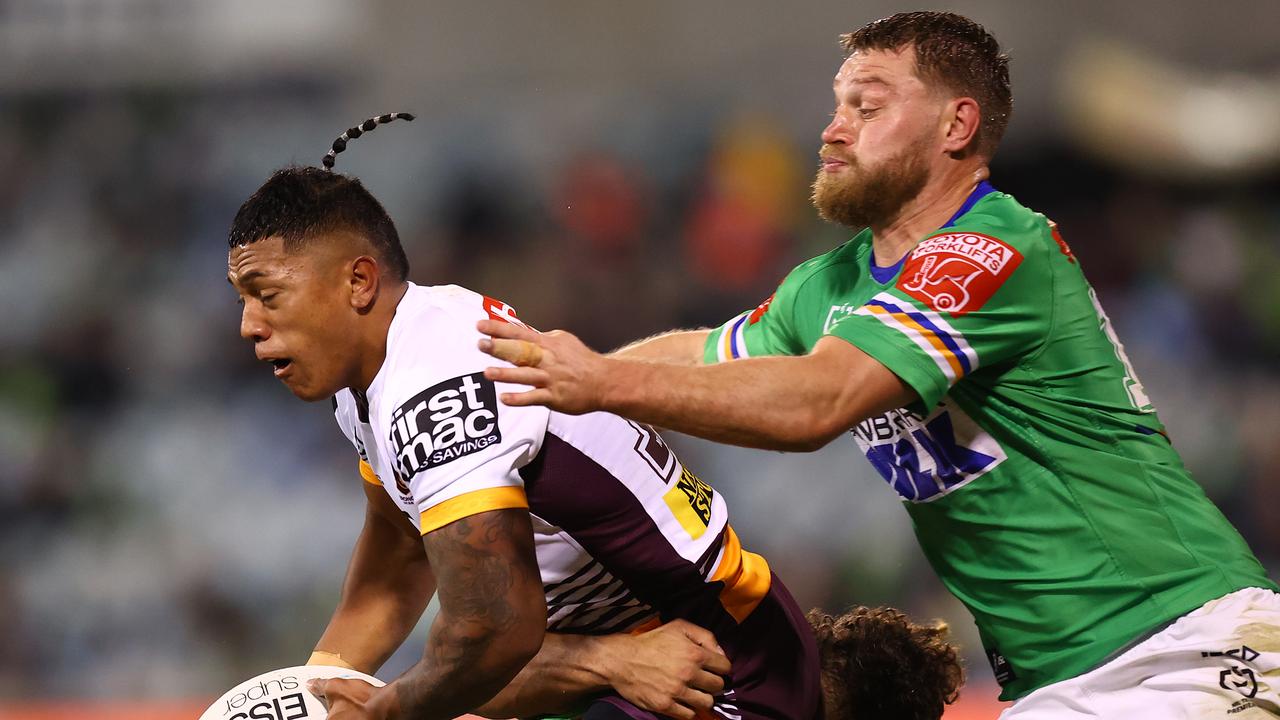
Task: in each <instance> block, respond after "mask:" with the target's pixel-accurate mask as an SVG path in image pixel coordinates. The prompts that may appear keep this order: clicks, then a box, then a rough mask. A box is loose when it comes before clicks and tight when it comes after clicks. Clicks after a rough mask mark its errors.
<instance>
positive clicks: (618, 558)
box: [228, 116, 961, 720]
mask: <svg viewBox="0 0 1280 720" xmlns="http://www.w3.org/2000/svg"><path fill="white" fill-rule="evenodd" d="M384 117H387V116H384ZM370 122H373V121H370ZM344 138H345V136H344ZM344 145H345V143H344ZM330 157H332V156H330ZM407 277H408V262H407V260H406V258H405V254H404V251H403V250H402V248H401V246H400V242H399V238H398V235H397V233H396V230H395V226H394V225H393V223H392V222H391V219H390V218H389V217H388V216H387V214H386V212H385V210H384V209H383V208H382V206H381V205H380V204H379V203H378V202H377V200H376V199H374V198H373V196H372V195H370V194H369V193H368V192H367V191H366V190H365V189H364V187H363V186H362V185H361V184H360V182H359V181H357V180H355V179H352V178H348V177H346V176H343V175H339V174H336V173H333V172H331V171H329V170H322V169H319V168H288V169H285V170H281V171H279V172H277V173H275V174H274V175H272V177H271V178H270V179H269V180H268V181H267V182H266V183H265V184H264V185H263V186H262V187H261V188H259V189H258V190H257V191H256V192H255V193H254V194H253V195H252V196H251V197H250V198H249V199H248V200H247V201H246V202H245V203H244V205H243V206H242V207H241V208H240V210H239V212H238V213H237V215H236V218H235V221H234V223H233V227H232V229H231V233H230V251H229V256H228V280H229V281H230V282H231V284H232V286H233V287H234V288H235V290H236V291H237V293H238V294H239V297H240V301H241V302H242V304H243V312H242V316H241V327H240V330H241V334H242V335H243V337H244V338H245V339H247V340H249V341H250V342H252V343H253V345H254V350H255V353H256V354H257V356H258V358H259V359H261V360H263V361H265V362H268V363H270V364H271V365H272V366H273V367H274V369H275V375H276V377H278V378H279V379H280V380H281V381H282V382H283V383H284V384H285V385H286V386H287V387H288V388H289V390H290V391H292V392H293V393H294V394H295V395H296V396H298V397H299V398H302V399H303V400H323V399H327V398H332V400H333V407H334V413H335V417H336V419H337V422H338V425H339V427H340V428H341V430H342V432H343V433H344V434H345V435H346V437H347V439H348V440H350V441H351V443H352V444H353V446H354V448H355V451H356V452H357V454H358V455H359V461H358V466H359V472H360V475H361V476H362V477H363V478H364V480H365V482H364V483H363V485H364V489H365V496H366V499H367V509H366V514H365V525H364V529H363V530H362V532H361V535H360V537H359V539H358V540H357V542H356V546H355V550H354V553H353V555H352V557H351V560H350V564H349V566H348V572H347V578H346V581H345V583H344V587H343V594H342V599H341V601H340V603H339V605H338V607H337V609H336V610H335V612H334V615H333V617H332V619H331V620H330V622H329V625H328V627H327V628H326V630H325V631H324V633H323V635H322V636H321V638H320V640H319V642H318V644H317V646H316V652H315V654H314V655H313V656H312V658H311V662H313V663H317V664H338V665H344V666H347V667H351V668H354V669H358V670H361V671H364V672H368V673H372V672H374V671H376V670H377V669H378V668H379V667H380V666H381V665H382V663H383V662H385V661H386V659H387V658H388V657H389V656H390V655H391V653H392V652H393V651H394V650H395V649H396V648H397V647H398V646H399V645H400V644H401V643H402V642H403V641H404V640H405V638H406V636H407V634H408V633H409V631H410V630H411V628H412V627H413V626H414V624H415V623H416V622H417V620H418V618H419V617H420V615H421V613H422V612H423V610H424V609H425V607H426V605H427V602H428V601H429V599H430V598H431V596H432V594H433V593H438V596H439V600H440V611H439V615H438V616H437V617H436V618H435V621H434V622H433V623H432V626H431V630H430V637H429V639H428V642H427V646H426V650H425V653H424V655H423V658H422V660H421V661H420V662H419V663H417V664H416V665H415V666H414V667H413V668H412V669H410V670H409V671H408V672H406V673H405V674H404V675H403V676H401V677H399V678H397V679H396V680H394V681H393V682H391V683H390V684H388V685H387V686H386V687H385V688H383V689H375V688H373V687H372V686H371V685H369V684H367V683H363V682H361V681H358V680H329V681H319V682H317V683H316V687H315V689H314V691H315V692H316V693H317V694H318V695H321V696H322V697H323V698H325V700H326V702H327V703H328V705H329V707H330V718H332V720H351V719H353V718H416V719H425V718H453V717H455V716H457V715H460V714H462V713H465V712H472V711H477V712H482V713H484V714H486V715H488V716H491V717H513V716H520V717H527V716H533V715H539V714H544V713H553V712H557V713H558V712H565V711H579V712H583V713H584V714H583V717H586V718H589V719H594V720H606V719H608V718H633V719H634V718H656V717H659V713H660V714H661V715H662V716H664V717H674V718H692V717H695V716H696V717H711V718H715V717H719V718H730V719H735V718H766V717H767V718H795V719H797V720H813V719H815V718H822V717H832V718H841V719H844V718H852V717H855V716H856V717H859V718H868V717H886V718H887V717H894V718H937V717H939V716H940V715H941V712H942V707H943V704H944V703H945V702H949V701H950V700H951V699H953V698H954V696H955V693H956V688H957V687H958V685H959V682H960V679H961V673H960V668H959V665H958V663H957V660H956V654H955V651H954V648H952V647H950V646H949V645H947V644H946V643H945V642H944V641H943V639H942V637H941V635H942V631H941V630H939V629H937V628H925V627H920V626H914V625H912V624H910V623H909V622H907V621H906V620H905V618H904V617H902V616H901V615H900V614H896V613H893V612H888V611H885V612H871V611H867V610H865V609H861V610H858V611H854V612H851V613H849V614H846V615H844V616H842V617H839V618H832V617H830V616H826V615H824V614H821V613H817V612H815V613H814V614H813V615H812V616H811V617H810V618H806V616H805V614H804V613H803V612H801V611H800V609H799V607H798V606H797V605H796V603H795V601H794V600H793V599H792V598H791V595H790V594H789V593H788V591H787V589H786V587H784V586H783V584H782V583H781V582H780V581H779V580H778V578H777V577H776V576H775V575H774V574H773V573H772V571H771V570H770V567H769V564H768V563H767V562H766V561H765V559H764V558H763V557H761V556H759V555H756V554H754V553H751V552H748V551H746V550H745V549H743V547H742V544H741V542H740V541H739V539H738V536H737V534H736V533H735V532H734V530H733V528H732V527H731V526H730V524H729V521H728V512H727V508H726V505H725V502H724V500H723V498H722V497H721V496H720V495H719V494H718V493H716V492H715V491H714V490H713V489H712V488H711V487H710V486H709V485H707V484H706V483H705V482H703V481H702V480H701V479H699V478H698V477H697V476H695V475H694V474H693V473H692V472H691V471H690V470H689V469H688V468H685V467H684V466H683V465H682V464H681V463H680V461H679V460H678V459H677V458H676V456H675V455H674V454H673V453H672V452H671V450H670V449H669V448H668V447H667V445H666V444H665V443H664V442H663V440H662V438H661V437H660V436H659V435H658V434H657V433H655V432H654V431H653V430H652V429H651V428H649V427H648V426H645V425H642V424H638V423H635V422H631V421H628V420H624V419H622V418H620V417H617V416H614V415H609V414H604V413H596V414H591V415H585V416H572V415H565V414H562V413H558V412H552V411H548V410H547V409H545V408H541V407H529V408H508V407H503V406H501V405H500V404H499V403H498V402H497V394H498V393H499V392H502V391H509V390H513V389H518V388H514V387H512V386H508V385H504V384H500V383H494V382H493V381H491V380H489V379H486V378H485V377H484V375H483V370H484V367H485V366H486V365H488V364H490V362H491V359H490V358H489V357H488V356H487V355H485V354H483V353H481V352H480V351H479V350H478V349H477V347H476V346H477V343H478V341H479V339H480V338H481V335H480V334H479V333H478V332H477V331H476V329H475V325H476V322H477V321H478V320H479V319H482V318H491V319H496V320H498V321H500V322H504V323H513V324H517V325H519V326H521V327H525V326H524V325H523V324H522V323H521V322H520V320H519V319H517V317H516V315H515V312H514V311H513V310H512V309H511V308H510V307H509V306H507V305H506V304H505V303H502V302H500V301H497V300H495V299H493V298H489V297H486V296H483V295H480V294H477V293H474V292H471V291H469V290H466V289H463V288H460V287H457V286H452V285H450V286H431V287H428V286H420V285H416V284H413V283H411V282H409V281H408V280H407ZM673 621H674V622H673ZM811 622H812V625H813V626H812V627H811V625H810V623H811ZM663 623H666V624H663ZM654 628H656V629H654ZM646 631H647V632H646ZM815 632H816V633H817V637H816V640H815ZM819 643H820V644H821V647H822V650H823V652H822V653H821V655H820V653H819V647H818V645H819ZM526 666H527V667H526ZM522 669H523V671H522ZM584 708H585V709H584ZM824 713H825V714H824Z"/></svg>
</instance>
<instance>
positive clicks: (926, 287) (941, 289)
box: [898, 233, 1022, 317]
mask: <svg viewBox="0 0 1280 720" xmlns="http://www.w3.org/2000/svg"><path fill="white" fill-rule="evenodd" d="M1021 262H1022V253H1020V252H1018V251H1017V250H1015V249H1013V247H1012V246H1010V245H1009V244H1008V243H1006V242H1004V241H1003V240H999V239H996V238H993V237H991V236H989V235H982V234H981V233H947V234H945V235H937V236H934V237H931V238H929V239H927V240H925V241H923V242H921V243H920V244H919V245H917V246H916V249H915V250H912V251H911V255H910V256H908V258H907V262H906V265H905V266H903V268H902V274H901V275H900V276H899V278H898V288H899V289H900V290H902V291H903V292H905V293H906V294H908V295H910V296H911V297H913V298H915V299H916V300H919V301H920V302H922V303H924V304H925V305H928V306H929V307H930V308H932V309H933V310H935V311H937V312H945V313H949V314H950V315H951V316H952V317H958V316H960V315H964V314H965V313H968V312H972V311H974V310H977V309H978V308H980V307H982V306H983V305H984V304H985V303H986V302H987V301H988V300H990V299H991V296H992V295H994V294H995V292H996V290H998V289H1000V286H1001V285H1003V284H1004V281H1005V280H1007V279H1009V276H1010V275H1012V274H1013V271H1014V270H1015V269H1017V267H1018V265H1019V264H1020V263H1021Z"/></svg>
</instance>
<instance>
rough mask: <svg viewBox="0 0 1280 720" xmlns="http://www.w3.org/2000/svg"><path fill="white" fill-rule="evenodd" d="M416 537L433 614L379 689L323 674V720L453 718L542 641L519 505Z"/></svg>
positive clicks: (537, 592) (536, 584)
mask: <svg viewBox="0 0 1280 720" xmlns="http://www.w3.org/2000/svg"><path fill="white" fill-rule="evenodd" d="M423 544H424V545H425V547H426V550H427V557H428V558H429V559H430V561H431V567H432V569H433V570H434V571H435V576H436V582H437V585H438V587H439V591H438V592H439V594H440V614H439V615H437V616H436V619H435V621H434V622H433V623H432V624H431V633H430V636H429V637H428V639H427V647H426V651H425V652H424V653H423V657H422V660H421V661H420V662H419V663H418V664H417V665H415V666H413V668H411V669H410V670H409V671H408V672H406V673H405V674H404V675H401V676H400V677H399V678H397V679H396V680H395V681H394V682H392V683H391V684H389V685H387V686H386V687H385V688H382V689H379V690H372V691H370V690H369V689H368V688H369V686H367V685H365V686H364V687H363V688H359V689H358V690H357V689H356V688H355V686H353V683H355V682H356V681H340V680H329V681H325V682H324V683H323V686H322V694H324V695H325V696H326V698H327V700H328V702H329V708H330V710H329V718H330V720H348V719H351V720H355V719H357V718H360V719H363V718H389V719H394V720H400V719H404V720H409V719H410V718H412V719H413V720H435V719H436V718H439V719H440V720H449V719H451V718H455V717H457V716H459V715H462V714H463V713H466V712H468V711H469V710H471V709H472V708H475V707H478V706H479V705H481V704H483V703H484V702H485V701H486V700H488V699H489V698H491V697H493V696H494V695H495V694H496V693H497V692H498V691H500V690H502V688H503V687H505V686H506V685H507V683H509V682H511V679H512V678H514V677H515V676H516V674H517V673H518V672H520V668H522V667H524V665H525V663H527V662H529V660H530V658H532V657H533V656H534V655H536V654H537V652H538V648H539V647H540V646H541V645H542V636H543V633H544V632H545V630H546V624H547V606H546V599H545V597H544V596H543V593H542V580H541V578H540V577H539V574H538V564H537V560H536V558H535V556H534V552H533V529H532V527H531V526H530V524H529V511H528V510H523V509H513V510H491V511H489V512H483V513H480V514H477V515H472V516H470V517H466V518H463V519H461V520H457V521H454V522H452V523H450V524H448V525H445V526H444V527H442V528H440V529H438V530H435V531H432V532H430V533H427V535H426V536H425V537H424V538H423ZM361 696H363V697H361Z"/></svg>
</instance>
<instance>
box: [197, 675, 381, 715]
mask: <svg viewBox="0 0 1280 720" xmlns="http://www.w3.org/2000/svg"><path fill="white" fill-rule="evenodd" d="M322 678H348V679H355V680H364V681H365V682H367V683H369V684H371V685H375V686H377V687H382V686H383V685H385V684H386V683H384V682H382V681H381V680H379V679H378V678H376V677H373V676H372V675H365V674H364V673H362V672H360V671H358V670H348V669H346V668H341V667H335V666H332V665H298V666H296V667H289V668H283V669H281V670H272V671H271V672H265V673H262V674H261V675H259V676H257V677H255V678H251V679H249V680H245V681H244V682H242V683H240V684H239V685H237V686H235V687H233V688H231V689H230V690H228V691H227V692H225V693H223V695H222V697H220V698H218V699H217V700H216V701H215V702H214V703H213V704H212V705H210V706H209V709H208V710H205V711H204V714H203V715H201V716H200V720H320V719H322V718H326V717H328V716H329V712H328V711H327V710H325V708H324V705H323V704H322V703H321V702H320V701H319V700H318V699H317V698H316V697H315V696H314V695H312V694H311V693H309V692H307V681H308V680H315V679H322Z"/></svg>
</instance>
